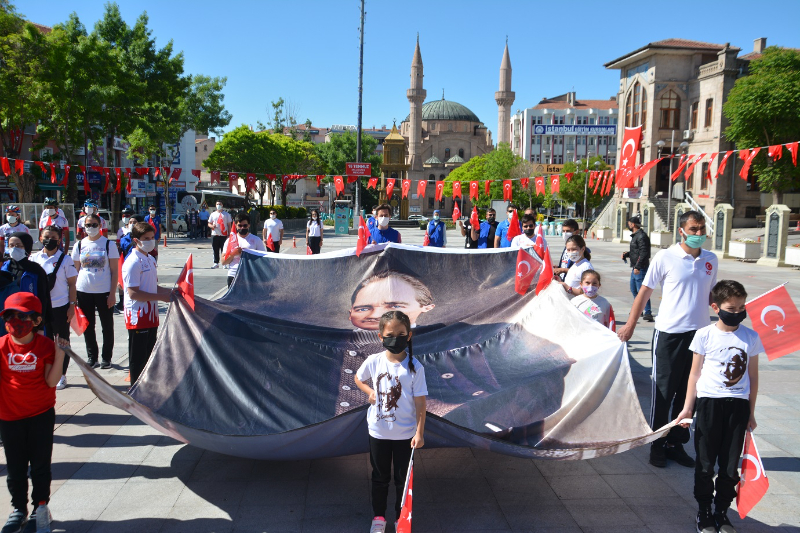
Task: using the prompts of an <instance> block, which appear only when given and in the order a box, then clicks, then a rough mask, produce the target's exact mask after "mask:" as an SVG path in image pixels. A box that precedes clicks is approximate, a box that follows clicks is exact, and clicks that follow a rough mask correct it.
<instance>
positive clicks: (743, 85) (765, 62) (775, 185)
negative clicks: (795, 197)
mask: <svg viewBox="0 0 800 533" xmlns="http://www.w3.org/2000/svg"><path fill="white" fill-rule="evenodd" d="M723 112H724V113H725V117H726V118H727V119H728V120H729V121H730V125H729V126H728V127H727V128H726V129H725V136H726V137H727V138H728V139H730V140H731V141H733V142H735V143H736V146H737V147H739V148H754V147H757V146H770V145H776V144H784V143H788V142H793V141H796V140H798V139H800V52H798V51H797V50H792V49H781V48H778V47H774V46H770V47H769V48H767V49H765V50H764V53H763V55H762V56H761V57H760V58H759V59H756V60H754V61H751V62H750V75H748V76H745V77H743V78H739V79H738V80H736V83H735V85H734V86H733V89H731V92H730V93H729V95H728V100H727V102H725V104H724V106H723ZM765 152H766V150H762V151H761V153H759V154H758V156H756V158H755V159H754V160H753V166H752V169H753V173H754V175H755V176H757V177H758V184H759V187H760V188H761V189H762V190H765V191H771V192H772V197H773V202H774V203H776V204H777V203H781V202H782V197H783V192H784V191H787V190H789V189H792V188H796V187H798V185H800V169H798V168H797V167H795V166H794V165H793V164H792V161H791V157H787V156H786V155H784V156H783V157H782V158H781V159H779V160H778V161H774V162H773V161H772V160H771V159H770V158H768V157H767V154H766V153H765Z"/></svg>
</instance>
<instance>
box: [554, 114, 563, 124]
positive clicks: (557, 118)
mask: <svg viewBox="0 0 800 533" xmlns="http://www.w3.org/2000/svg"><path fill="white" fill-rule="evenodd" d="M563 123H564V115H553V124H563Z"/></svg>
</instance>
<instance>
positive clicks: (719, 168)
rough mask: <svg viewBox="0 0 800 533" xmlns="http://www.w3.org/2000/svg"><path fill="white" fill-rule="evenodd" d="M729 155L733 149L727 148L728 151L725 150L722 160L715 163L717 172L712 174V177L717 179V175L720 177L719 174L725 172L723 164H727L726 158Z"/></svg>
mask: <svg viewBox="0 0 800 533" xmlns="http://www.w3.org/2000/svg"><path fill="white" fill-rule="evenodd" d="M731 155H733V150H729V151H727V152H725V156H724V157H723V158H722V161H720V162H719V165H717V173H716V174H715V175H714V179H717V178H719V177H720V175H721V174H722V173H723V172H725V165H727V164H728V158H729V157H730V156H731Z"/></svg>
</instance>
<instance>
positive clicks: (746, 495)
mask: <svg viewBox="0 0 800 533" xmlns="http://www.w3.org/2000/svg"><path fill="white" fill-rule="evenodd" d="M768 489H769V479H767V473H766V472H765V471H764V463H762V462H761V456H760V455H759V454H758V448H756V441H755V440H754V439H753V432H752V431H750V430H749V429H748V430H747V432H746V433H745V435H744V451H743V452H742V476H741V478H739V490H738V491H737V494H736V508H737V509H738V510H739V517H740V518H742V519H744V517H745V516H747V513H749V512H750V511H751V510H752V509H753V507H755V506H756V504H757V503H758V502H759V501H761V498H762V497H763V496H764V494H766V493H767V490H768Z"/></svg>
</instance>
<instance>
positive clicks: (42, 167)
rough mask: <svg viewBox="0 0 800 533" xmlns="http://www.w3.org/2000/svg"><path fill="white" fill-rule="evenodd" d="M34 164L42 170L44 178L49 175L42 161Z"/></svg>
mask: <svg viewBox="0 0 800 533" xmlns="http://www.w3.org/2000/svg"><path fill="white" fill-rule="evenodd" d="M33 163H34V164H35V165H36V166H37V167H39V168H40V169H41V171H42V177H44V176H45V175H46V174H47V167H46V166H45V165H44V163H42V162H41V161H34V162H33ZM92 168H94V167H92Z"/></svg>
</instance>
